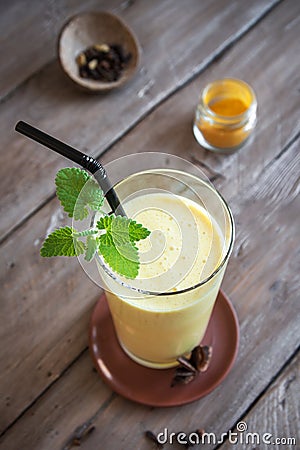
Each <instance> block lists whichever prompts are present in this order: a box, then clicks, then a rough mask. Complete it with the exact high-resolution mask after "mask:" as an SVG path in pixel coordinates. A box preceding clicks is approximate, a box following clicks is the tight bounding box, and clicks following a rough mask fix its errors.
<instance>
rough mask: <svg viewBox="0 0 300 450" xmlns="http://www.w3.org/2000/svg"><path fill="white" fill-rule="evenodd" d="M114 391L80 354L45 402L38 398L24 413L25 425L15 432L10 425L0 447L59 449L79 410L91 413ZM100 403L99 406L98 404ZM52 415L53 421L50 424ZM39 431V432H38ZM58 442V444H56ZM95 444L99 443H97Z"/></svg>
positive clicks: (75, 421) (92, 414)
mask: <svg viewBox="0 0 300 450" xmlns="http://www.w3.org/2000/svg"><path fill="white" fill-rule="evenodd" d="M114 396H115V394H112V393H111V391H110V390H109V389H108V388H107V387H106V386H105V385H104V383H102V382H101V381H99V377H98V375H97V374H96V373H95V371H94V370H93V367H92V363H91V360H90V357H89V355H88V353H86V354H85V355H83V356H81V357H80V359H79V360H78V361H77V362H76V363H75V365H74V367H72V368H71V369H70V370H68V371H67V372H66V373H65V374H64V377H63V381H62V382H60V383H59V385H55V388H54V389H53V388H51V396H50V397H48V395H47V394H46V397H48V399H47V401H46V403H45V401H44V398H42V399H41V400H38V401H37V403H36V404H35V405H34V406H33V407H32V408H31V410H30V413H27V414H26V419H25V420H26V422H27V428H23V429H22V431H21V430H20V434H19V435H18V436H16V435H15V432H14V427H13V428H11V429H10V430H9V431H8V432H7V434H6V435H5V439H2V440H0V448H1V450H2V449H3V450H4V449H5V450H13V449H15V450H20V449H22V450H26V449H27V450H29V449H30V450H38V449H46V448H52V449H54V448H55V449H59V448H62V447H63V446H64V445H65V443H67V442H66V437H68V433H70V434H71V433H72V432H73V431H74V430H75V429H76V428H77V426H78V424H79V423H80V420H81V415H82V411H86V412H88V413H89V416H90V417H94V416H95V415H96V414H97V413H99V410H101V405H103V408H104V407H105V405H106V404H107V405H108V404H109V403H110V401H112V399H113V398H114ZM99 405H100V407H99ZM53 415H54V416H55V417H56V420H57V422H56V424H55V426H53ZM41 431H42V432H41ZM58 443H59V444H58ZM98 448H99V447H98Z"/></svg>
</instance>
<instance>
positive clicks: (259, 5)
mask: <svg viewBox="0 0 300 450" xmlns="http://www.w3.org/2000/svg"><path fill="white" fill-rule="evenodd" d="M276 3H277V2H276V0H265V1H260V0H253V1H252V2H249V3H247V6H246V7H245V5H243V4H242V3H240V2H238V3H232V1H230V0H222V1H221V2H220V0H214V1H208V0H207V1H206V2H199V1H197V0H189V8H186V6H185V5H184V3H183V2H181V1H180V0H176V1H174V0H165V1H164V2H160V1H159V0H155V1H154V2H136V3H133V4H132V6H131V7H130V8H128V9H125V10H124V11H123V12H122V16H124V19H125V20H126V21H128V23H129V24H131V25H132V28H133V29H134V30H135V32H136V34H137V36H138V39H139V41H140V43H141V46H142V49H143V57H142V65H141V68H140V71H139V73H138V74H137V75H136V77H135V78H134V80H132V81H131V82H130V83H129V84H128V85H127V86H126V87H124V88H123V89H121V90H119V91H116V92H112V93H110V94H108V95H102V96H91V95H86V94H83V93H81V92H78V91H77V90H75V88H74V87H73V85H71V83H69V82H68V80H66V79H65V77H64V75H63V74H62V72H61V70H60V69H59V67H58V63H57V62H53V63H51V64H49V65H47V66H45V67H44V69H43V70H42V71H41V72H40V73H38V74H37V75H36V76H34V77H32V78H31V79H30V80H28V82H26V83H25V84H24V85H22V86H21V87H20V88H19V89H17V90H16V91H15V92H14V93H13V95H11V96H10V98H8V99H7V100H6V101H5V102H4V103H2V105H0V114H1V119H2V120H1V123H0V149H1V163H2V164H1V166H0V191H1V193H2V195H1V199H0V211H1V222H0V239H1V238H3V237H4V236H6V235H7V234H8V233H9V232H10V230H11V229H12V228H14V227H15V226H16V225H17V224H19V223H20V222H22V221H23V220H24V219H25V218H26V217H28V215H30V214H31V213H32V212H33V211H35V210H36V208H38V207H39V206H40V205H41V204H43V203H44V202H45V201H46V200H47V199H49V197H51V195H53V193H54V191H53V179H54V176H55V173H56V171H57V170H58V169H59V168H61V167H62V166H64V165H66V164H68V163H67V162H66V161H65V160H64V159H63V158H62V157H59V156H57V155H55V154H52V153H51V152H50V151H48V150H46V149H43V148H41V147H40V146H39V145H38V144H35V143H33V142H31V141H29V140H27V139H25V138H24V137H21V136H19V135H17V134H16V133H14V132H13V129H14V126H15V123H16V122H17V120H19V119H22V120H26V121H28V122H31V123H32V124H34V125H36V126H37V127H40V128H42V129H44V130H45V131H47V132H49V133H52V134H54V135H56V136H57V137H58V138H59V139H62V140H64V141H67V142H69V143H70V144H71V145H74V146H75V147H77V148H79V149H81V150H82V151H87V152H88V153H89V154H91V155H93V156H95V155H100V154H101V153H102V152H103V151H104V150H106V149H107V148H108V147H109V146H110V145H112V143H113V142H115V141H116V140H117V139H119V138H120V137H121V136H122V135H123V134H124V133H125V132H126V131H128V129H130V128H131V127H132V126H134V124H136V123H137V121H138V120H140V119H141V118H142V117H143V116H144V115H146V114H147V113H148V112H149V111H150V110H151V109H153V108H154V107H155V105H157V104H158V103H159V102H161V101H162V100H163V99H164V98H166V97H167V96H168V95H170V93H171V92H173V91H174V90H175V89H178V87H180V86H181V85H182V84H183V83H184V82H186V81H187V80H188V79H189V78H191V77H192V76H193V74H195V73H196V72H197V71H199V70H201V68H202V67H204V66H205V65H206V64H207V63H208V62H209V61H210V60H212V59H213V58H214V56H215V55H217V54H218V53H219V52H221V51H222V49H224V48H225V47H226V46H228V45H229V44H230V43H232V42H234V41H235V40H236V39H237V38H238V37H239V36H240V35H242V34H243V33H245V31H246V30H247V28H248V27H249V26H251V24H253V23H255V21H257V20H258V19H259V18H260V17H261V16H262V15H263V14H264V13H265V12H266V11H267V10H268V9H269V8H270V7H271V6H272V5H274V4H276ZM291 9H292V12H291V14H295V9H297V3H296V6H295V5H294V6H293V7H292V8H291ZM212 24H217V25H218V26H216V27H214V26H212ZM270 42H271V41H270ZM272 45H273V44H272ZM194 106H195V105H193V108H194ZM169 114H170V113H169ZM139 146H140V144H139ZM131 150H132V151H136V150H138V149H137V143H136V142H135V143H134V145H133V147H132V149H131ZM8 167H9V170H7V168H8ZM4 212H5V214H4Z"/></svg>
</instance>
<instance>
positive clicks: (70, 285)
mask: <svg viewBox="0 0 300 450" xmlns="http://www.w3.org/2000/svg"><path fill="white" fill-rule="evenodd" d="M90 9H104V10H108V11H112V12H114V13H115V14H117V15H119V16H120V17H122V18H123V19H124V20H125V21H126V23H128V24H129V25H130V26H131V27H132V28H133V30H134V31H135V33H136V35H137V37H138V40H139V42H140V45H141V48H142V60H141V65H140V68H139V71H138V73H137V74H136V76H135V78H134V79H132V80H131V82H130V83H128V84H127V85H126V86H124V87H123V88H122V89H120V90H119V91H115V92H111V93H109V94H107V95H103V96H98V95H86V94H84V93H81V92H79V91H78V90H76V88H75V87H74V86H73V85H72V84H71V83H70V82H69V80H67V79H66V77H65V75H64V74H63V73H62V71H61V69H60V67H59V64H58V62H57V59H56V40H57V36H58V33H59V30H60V28H61V26H62V24H63V23H64V22H65V21H66V20H67V19H68V17H70V16H71V15H73V14H74V13H77V12H79V11H83V10H90ZM0 12H1V14H0V24H1V48H0V52H1V54H2V57H1V61H2V64H1V67H0V77H1V83H0V95H1V104H0V109H1V122H0V142H1V145H0V151H1V165H0V192H1V200H0V208H1V215H0V239H1V244H0V245H1V247H0V252H1V259H0V280H1V294H0V295H1V302H0V311H1V328H0V341H1V350H0V363H1V371H0V395H1V399H0V402H1V403H0V407H1V410H0V427H1V428H0V432H1V440H0V448H1V450H2V449H3V450H12V449H16V450H27V449H28V450H47V449H49V450H50V449H51V450H53V449H58V450H62V449H66V448H71V443H72V439H73V437H74V433H76V432H77V433H79V434H81V433H82V431H83V430H84V429H85V425H86V427H89V426H93V427H95V428H94V431H93V433H90V434H87V435H85V436H83V437H82V439H81V442H80V443H81V448H82V449H87V450H98V449H100V450H102V449H103V450H106V449H107V450H110V449H117V450H119V449H125V450H131V449H141V450H144V449H145V450H147V449H153V448H155V446H154V444H153V443H151V442H150V441H148V440H147V439H146V438H145V436H144V432H145V430H152V431H153V432H154V433H159V432H161V431H163V430H164V428H168V430H169V432H179V431H183V432H186V433H189V432H191V431H193V430H195V429H197V428H203V429H205V430H206V431H207V432H213V433H215V434H216V436H221V434H222V433H226V432H228V431H229V430H232V431H233V432H234V431H236V426H237V424H238V423H239V422H241V421H243V422H246V424H247V426H248V431H249V432H257V433H260V436H262V435H263V434H264V433H270V434H271V435H272V440H273V442H274V440H275V438H295V439H296V440H297V443H296V444H293V442H292V441H290V443H289V444H287V445H284V443H285V442H288V441H284V440H282V441H281V442H282V443H281V444H279V443H277V444H276V445H267V444H266V443H265V444H264V443H260V445H254V444H253V445H251V442H250V443H248V444H247V443H241V442H240V443H239V444H238V445H233V443H232V442H231V441H230V439H229V437H228V435H227V438H225V439H224V442H222V443H216V444H215V445H213V444H211V445H203V446H201V448H218V449H222V450H223V449H229V448H238V449H248V448H249V449H251V448H276V449H277V448H280V449H281V448H288V449H294V448H295V449H296V448H298V449H299V448H300V426H299V424H300V411H299V405H300V396H299V391H300V390H299V377H300V371H299V368H300V356H299V341H300V306H299V287H300V286H299V212H300V208H299V195H297V194H298V193H299V149H300V120H299V118H300V114H299V112H300V108H299V106H300V58H299V42H300V2H299V1H297V0H284V1H278V0H252V1H251V2H247V1H246V0H244V1H234V0H203V1H198V0H187V1H185V2H183V1H180V0H162V1H159V0H154V1H151V2H150V1H146V0H139V1H138V0H136V1H134V0H125V1H124V0H111V1H108V0H107V1H105V0H103V1H102V0H98V1H95V0H94V1H92V0H89V1H85V2H80V1H79V0H73V1H72V2H70V1H67V0H64V1H58V0H57V1H55V0H47V1H46V0H45V1H44V2H40V1H38V0H33V1H29V0H27V1H22V0H11V1H10V2H8V1H2V2H1V5H0ZM226 76H230V77H237V78H241V79H243V80H245V81H247V82H248V83H250V84H251V85H252V87H253V88H254V90H255V92H256V94H257V98H258V123H257V127H256V131H255V136H254V140H253V141H252V142H251V143H249V144H248V145H247V146H245V147H244V148H242V149H240V150H239V151H238V152H236V153H234V154H232V155H221V154H215V153H212V152H209V151H207V150H205V149H203V148H202V147H200V146H199V144H198V143H197V142H196V140H195V138H194V136H193V133H192V120H193V116H194V110H195V107H196V104H197V99H198V96H199V93H200V91H201V89H202V88H203V87H204V86H205V85H206V84H207V83H208V82H210V81H212V80H214V79H218V78H223V77H226ZM18 120H25V121H28V122H30V123H32V124H34V125H35V126H37V127H39V128H41V129H44V130H45V131H48V132H50V133H52V134H54V135H55V136H57V137H58V138H59V139H62V140H64V141H67V142H69V143H70V144H71V145H73V146H75V147H76V148H78V149H81V150H82V151H85V152H88V153H89V154H90V155H93V156H95V157H97V158H99V160H101V162H102V163H104V164H105V163H107V162H109V161H112V160H114V159H116V158H119V157H121V156H123V155H126V154H130V153H137V152H146V151H156V152H166V153H170V154H175V155H179V156H181V157H182V158H185V159H187V160H189V161H191V162H193V163H194V164H195V165H198V166H199V167H200V168H201V170H203V171H204V172H205V173H206V174H207V175H208V176H209V177H210V178H211V179H213V180H214V184H215V186H216V187H217V189H219V191H220V192H221V193H222V195H223V196H224V197H225V198H226V200H227V201H228V203H229V205H230V207H231V209H232V211H233V214H234V217H235V222H236V241H235V245H234V250H233V254H232V257H231V259H230V262H229V265H228V268H227V272H226V274H225V278H224V281H223V285H222V288H223V290H224V291H225V292H226V293H227V295H228V296H229V297H230V299H231V301H232V303H233V305H234V307H235V309H236V311H237V315H238V319H239V323H240V346H239V352H238V357H237V360H236V362H235V365H234V367H233V369H232V370H231V372H230V374H229V375H228V377H227V378H226V379H225V380H224V381H223V382H222V383H221V384H220V385H219V386H218V387H217V388H216V389H215V390H214V391H213V392H211V393H210V394H209V395H207V396H206V397H204V398H202V399H200V400H198V401H196V402H194V403H191V404H187V405H184V406H181V407H172V408H153V407H148V406H143V405H139V404H137V403H134V402H131V401H129V400H126V399H125V398H123V397H121V396H119V395H117V394H116V393H114V392H112V391H111V390H110V389H109V388H108V387H107V386H106V384H104V382H103V381H102V379H101V378H100V376H99V375H98V374H97V373H96V371H95V370H94V369H93V364H92V360H91V357H90V354H89V350H88V324H89V319H90V316H91V312H92V310H93V308H94V306H95V304H96V302H97V300H98V298H99V288H98V287H97V286H96V285H94V284H93V283H92V282H91V281H90V280H89V279H88V277H87V276H86V275H85V273H84V271H83V270H82V268H81V267H80V265H79V264H78V261H77V260H76V258H75V259H74V260H73V259H72V260H66V259H65V258H53V259H42V258H41V257H40V255H39V249H40V246H41V242H42V241H43V239H44V238H45V236H46V234H47V233H48V232H49V231H51V230H53V229H54V228H56V227H58V226H62V225H63V224H67V223H68V222H66V221H67V218H66V216H65V215H64V214H62V213H61V209H60V206H59V203H58V200H57V199H56V197H55V193H54V177H55V173H56V171H57V170H58V169H59V168H61V167H65V166H70V163H66V160H64V159H63V158H62V157H60V156H58V155H56V154H54V153H53V152H50V151H48V150H46V149H44V148H42V147H41V146H39V145H38V144H36V143H34V142H32V141H29V140H28V139H25V138H24V137H22V136H20V135H17V133H15V132H14V125H15V123H16V122H17V121H18ZM73 444H74V445H75V444H76V441H73ZM77 444H78V442H77ZM164 448H180V447H179V445H178V444H176V445H175V444H174V445H173V446H172V445H169V444H168V445H165V446H164ZM181 448H182V447H181ZM195 448H200V447H199V446H196V447H195Z"/></svg>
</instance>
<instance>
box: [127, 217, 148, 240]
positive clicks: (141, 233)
mask: <svg viewBox="0 0 300 450" xmlns="http://www.w3.org/2000/svg"><path fill="white" fill-rule="evenodd" d="M149 234H150V231H149V230H148V229H147V228H145V227H143V225H142V224H141V223H136V221H135V220H131V221H130V224H129V237H130V240H131V241H134V242H136V241H140V240H141V239H146V237H148V236H149Z"/></svg>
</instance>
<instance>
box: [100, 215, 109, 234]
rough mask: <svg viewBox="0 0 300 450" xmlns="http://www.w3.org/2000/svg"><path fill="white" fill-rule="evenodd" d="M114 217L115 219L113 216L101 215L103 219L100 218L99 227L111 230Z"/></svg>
mask: <svg viewBox="0 0 300 450" xmlns="http://www.w3.org/2000/svg"><path fill="white" fill-rule="evenodd" d="M112 219H113V216H104V217H101V219H100V220H98V222H97V228H98V229H99V230H106V231H108V232H110V228H111V222H112Z"/></svg>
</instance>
